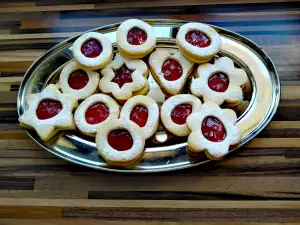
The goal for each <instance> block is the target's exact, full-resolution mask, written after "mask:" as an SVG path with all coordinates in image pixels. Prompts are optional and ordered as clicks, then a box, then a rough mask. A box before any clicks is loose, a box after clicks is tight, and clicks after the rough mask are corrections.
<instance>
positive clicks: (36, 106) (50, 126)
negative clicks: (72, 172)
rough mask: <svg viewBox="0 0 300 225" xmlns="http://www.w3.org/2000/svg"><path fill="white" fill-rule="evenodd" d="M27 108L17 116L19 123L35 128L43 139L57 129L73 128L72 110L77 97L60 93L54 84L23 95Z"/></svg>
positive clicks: (53, 133)
mask: <svg viewBox="0 0 300 225" xmlns="http://www.w3.org/2000/svg"><path fill="white" fill-rule="evenodd" d="M25 100H26V103H27V105H28V108H27V109H26V111H25V112H24V113H23V114H22V115H21V116H20V117H19V122H20V125H21V126H23V127H25V128H28V129H34V130H36V132H37V134H38V135H39V136H40V138H41V139H42V140H43V141H47V140H49V139H50V138H52V137H53V136H54V135H55V134H56V133H57V131H59V130H74V129H75V123H74V118H73V114H72V111H73V110H74V109H75V108H76V107H77V105H78V103H77V100H78V99H77V97H76V96H74V95H70V94H62V93H61V92H60V91H59V90H58V89H57V88H56V86H55V85H54V84H50V85H48V86H47V87H46V88H45V89H44V90H43V91H42V92H40V93H37V94H30V95H28V96H26V97H25Z"/></svg>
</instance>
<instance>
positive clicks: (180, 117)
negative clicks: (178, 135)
mask: <svg viewBox="0 0 300 225" xmlns="http://www.w3.org/2000/svg"><path fill="white" fill-rule="evenodd" d="M191 113H192V106H191V105H189V104H180V105H177V106H176V107H175V108H174V109H173V110H172V112H171V119H172V120H173V122H174V123H177V124H179V125H182V124H185V122H186V119H187V118H188V116H189V115H190V114H191Z"/></svg>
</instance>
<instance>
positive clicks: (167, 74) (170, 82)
mask: <svg viewBox="0 0 300 225" xmlns="http://www.w3.org/2000/svg"><path fill="white" fill-rule="evenodd" d="M193 66H194V63H193V62H191V61H189V60H188V59H186V58H185V57H184V56H183V55H182V54H181V53H180V51H178V50H175V49H163V48H161V49H156V51H154V52H153V53H152V54H151V55H150V57H149V67H150V70H151V72H152V76H153V77H154V79H155V80H156V81H157V83H158V84H159V85H160V87H161V88H163V89H164V90H165V91H166V92H167V93H169V94H171V95H175V94H178V93H180V92H181V90H182V89H183V86H184V85H185V82H186V80H187V78H188V77H189V75H190V74H191V72H192V70H193Z"/></svg>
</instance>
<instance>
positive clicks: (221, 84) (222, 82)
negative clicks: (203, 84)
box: [208, 73, 229, 92]
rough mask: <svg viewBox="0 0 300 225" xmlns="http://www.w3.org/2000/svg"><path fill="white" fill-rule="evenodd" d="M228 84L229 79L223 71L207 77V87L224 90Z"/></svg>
mask: <svg viewBox="0 0 300 225" xmlns="http://www.w3.org/2000/svg"><path fill="white" fill-rule="evenodd" d="M228 85H229V79H228V77H227V75H226V74H224V73H216V74H214V75H212V76H211V77H210V78H209V79H208V87H209V88H210V89H211V90H213V91H216V92H224V91H226V90H227V88H228Z"/></svg>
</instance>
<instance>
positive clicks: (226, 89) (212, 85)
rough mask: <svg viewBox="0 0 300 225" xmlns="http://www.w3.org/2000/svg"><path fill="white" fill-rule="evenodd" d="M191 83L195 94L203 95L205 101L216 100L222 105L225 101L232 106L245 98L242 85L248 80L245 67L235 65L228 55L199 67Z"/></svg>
mask: <svg viewBox="0 0 300 225" xmlns="http://www.w3.org/2000/svg"><path fill="white" fill-rule="evenodd" d="M195 77H196V78H195V79H194V80H193V81H192V83H191V88H190V90H191V92H192V94H193V95H195V96H198V97H203V101H204V102H207V101H214V102H215V103H217V104H218V105H221V104H222V103H223V102H224V101H225V102H226V103H229V104H231V105H232V106H234V105H237V104H238V103H239V102H240V101H242V100H243V91H242V87H243V85H245V84H246V83H247V81H248V77H247V74H246V72H245V71H244V70H243V69H238V68H235V67H234V63H233V61H232V60H231V59H229V58H228V57H221V58H219V59H217V60H216V61H215V63H214V64H210V63H206V64H202V65H200V66H199V67H198V69H197V70H196V72H195Z"/></svg>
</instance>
